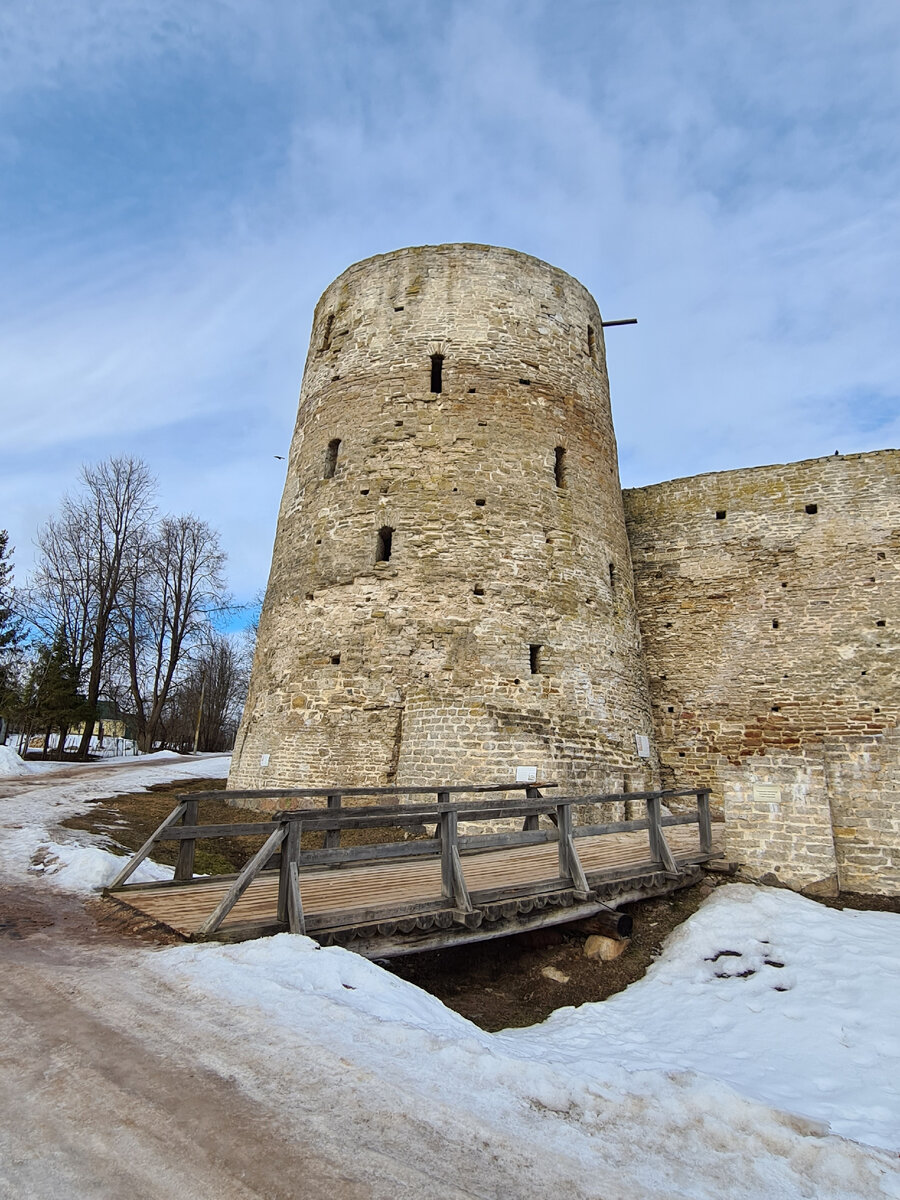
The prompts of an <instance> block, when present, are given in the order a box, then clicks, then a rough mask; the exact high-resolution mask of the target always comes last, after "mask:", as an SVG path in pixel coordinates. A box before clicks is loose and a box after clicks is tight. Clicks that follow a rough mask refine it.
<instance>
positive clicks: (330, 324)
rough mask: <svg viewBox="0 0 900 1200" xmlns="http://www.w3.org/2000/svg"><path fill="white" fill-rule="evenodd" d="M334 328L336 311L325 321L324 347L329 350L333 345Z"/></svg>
mask: <svg viewBox="0 0 900 1200" xmlns="http://www.w3.org/2000/svg"><path fill="white" fill-rule="evenodd" d="M333 329H334V313H329V314H328V320H327V321H326V322H325V332H324V333H323V334H322V349H323V350H328V349H329V348H330V347H331V331H332V330H333Z"/></svg>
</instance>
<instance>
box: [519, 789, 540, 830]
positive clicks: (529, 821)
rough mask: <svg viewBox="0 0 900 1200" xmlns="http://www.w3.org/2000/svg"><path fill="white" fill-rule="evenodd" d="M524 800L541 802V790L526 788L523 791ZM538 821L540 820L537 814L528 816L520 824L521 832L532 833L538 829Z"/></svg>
mask: <svg viewBox="0 0 900 1200" xmlns="http://www.w3.org/2000/svg"><path fill="white" fill-rule="evenodd" d="M525 799H526V800H541V799H543V797H542V795H541V789H540V788H536V787H531V786H529V787H527V788H526V789H525ZM540 820H541V819H540V816H539V814H538V813H532V814H531V815H530V816H528V817H526V818H525V820H524V821H523V822H522V832H523V833H529V832H533V831H534V830H535V829H540V827H541V825H540Z"/></svg>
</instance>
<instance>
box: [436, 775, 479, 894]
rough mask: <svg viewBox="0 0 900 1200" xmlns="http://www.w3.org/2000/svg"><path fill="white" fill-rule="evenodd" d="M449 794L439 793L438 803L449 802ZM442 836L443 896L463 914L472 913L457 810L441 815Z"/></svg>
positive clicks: (449, 810)
mask: <svg viewBox="0 0 900 1200" xmlns="http://www.w3.org/2000/svg"><path fill="white" fill-rule="evenodd" d="M449 799H450V797H449V794H448V793H447V792H438V803H439V804H445V803H447V802H449ZM439 828H440V834H441V895H442V896H443V897H444V899H445V900H452V901H453V904H454V906H455V907H456V908H458V909H460V910H461V911H462V912H472V900H471V897H470V896H469V889H468V888H467V887H466V879H465V876H464V875H463V869H462V862H461V861H460V857H459V818H458V817H457V813H456V809H454V808H446V809H443V810H442V811H441V814H440V826H439Z"/></svg>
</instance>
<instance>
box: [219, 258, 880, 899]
mask: <svg viewBox="0 0 900 1200" xmlns="http://www.w3.org/2000/svg"><path fill="white" fill-rule="evenodd" d="M898 475H900V453H898V452H897V451H883V452H879V453H874V454H855V455H847V456H841V455H837V456H835V457H832V458H822V459H814V460H810V461H807V462H801V463H792V464H789V465H787V466H771V467H757V468H753V469H750V470H738V471H725V472H718V473H714V474H709V475H702V476H698V477H694V478H689V479H679V480H673V481H671V482H668V483H662V484H658V485H655V486H653V487H646V488H637V489H630V490H628V491H626V492H625V493H624V512H623V494H622V492H621V491H620V485H619V478H618V466H617V459H616V444H615V436H614V432H613V427H612V419H611V415H610V407H609V388H608V382H607V375H606V366H605V357H604V344H603V336H602V322H601V317H600V313H599V311H598V309H597V306H596V304H595V302H594V300H593V299H592V297H591V296H590V295H589V294H588V292H587V291H586V290H585V289H584V288H583V287H582V286H581V284H579V283H578V282H577V281H576V280H574V279H573V278H572V277H571V276H569V275H566V274H565V273H564V272H562V271H559V270H557V269H555V268H553V267H550V266H548V265H547V264H546V263H542V262H540V261H539V260H537V259H534V258H531V257H529V256H528V255H524V254H519V253H516V252H514V251H511V250H504V249H498V248H495V247H488V246H475V245H450V246H437V247H434V246H432V247H420V248H413V249H408V250H400V251H397V252H396V253H393V254H386V255H380V256H378V257H376V258H372V259H368V260H366V261H364V262H361V263H357V264H356V265H355V266H353V267H350V268H349V270H347V271H345V272H344V274H343V275H341V276H340V277H339V278H338V279H337V280H336V281H335V282H334V283H333V284H332V285H331V286H330V287H329V288H328V289H327V290H326V291H325V293H324V294H323V296H322V298H321V300H320V301H319V304H318V306H317V308H316V313H315V318H314V323H313V332H312V339H311V344H310V350H309V355H308V358H307V364H306V370H305V373H304V377H303V385H302V389H301V394H300V406H299V413H298V418H297V425H296V430H295V433H294V438H293V442H292V446H291V452H290V458H289V463H288V471H287V480H286V484H285V491H284V496H283V500H282V505H281V510H280V514H279V519H278V529H277V534H276V540H275V549H274V554H273V561H272V570H271V575H270V579H269V585H268V590H267V593H266V600H265V604H264V607H263V612H262V616H261V619H260V628H259V638H258V643H257V651H256V656H255V660H254V666H253V672H252V679H251V686H250V693H249V696H248V699H247V703H246V706H245V710H244V717H243V721H242V724H241V728H240V731H239V733H238V738H237V743H236V746H235V754H234V759H233V764H232V771H231V777H230V780H229V786H230V787H232V788H264V787H286V786H291V785H293V786H322V785H324V784H335V785H343V786H352V785H373V786H374V785H384V784H396V785H398V786H402V785H404V784H409V785H414V784H439V783H466V782H470V783H474V782H503V781H512V780H513V779H514V777H515V771H516V768H517V767H519V766H532V767H535V768H536V770H537V773H538V776H539V778H540V777H542V778H545V779H546V778H555V779H557V780H559V782H560V784H561V785H562V786H563V787H564V788H565V789H566V790H569V791H582V792H587V791H611V792H612V791H616V792H617V791H622V790H626V791H627V790H640V789H641V788H650V787H656V786H660V785H662V786H676V787H683V786H689V785H691V784H698V785H700V784H702V785H708V786H711V787H712V788H713V795H714V800H716V801H717V802H718V803H719V804H720V805H721V806H722V807H723V808H724V811H725V815H726V835H727V842H728V851H729V855H730V857H731V858H732V859H733V860H735V861H737V862H739V863H741V864H742V865H743V866H744V868H745V870H746V871H747V872H748V873H749V874H751V875H755V876H756V877H762V878H768V877H770V876H771V877H772V878H774V879H777V880H780V881H781V882H784V883H787V884H789V885H791V886H796V887H806V888H813V889H815V888H819V889H821V890H824V891H830V890H831V891H833V890H835V888H836V887H837V886H838V885H839V886H840V887H842V888H844V889H851V890H859V891H881V892H889V893H895V894H896V893H900V805H898V799H900V721H898V716H900V679H898V676H900V672H898V669H897V640H896V627H897V622H898V620H900V603H898V600H900V490H898V486H897V485H898ZM626 517H627V530H626ZM632 557H633V560H634V565H633V571H632ZM648 680H649V684H648ZM651 701H652V704H651ZM635 735H643V737H646V738H647V739H648V741H649V757H642V756H640V755H639V754H638V752H637V750H638V746H637V741H636V736H635ZM642 749H645V747H642Z"/></svg>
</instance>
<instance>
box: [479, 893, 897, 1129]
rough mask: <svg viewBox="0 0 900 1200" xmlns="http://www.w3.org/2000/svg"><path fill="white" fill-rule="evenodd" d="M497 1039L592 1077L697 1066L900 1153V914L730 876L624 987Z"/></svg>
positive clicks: (509, 1047)
mask: <svg viewBox="0 0 900 1200" xmlns="http://www.w3.org/2000/svg"><path fill="white" fill-rule="evenodd" d="M501 1040H502V1041H503V1043H504V1046H505V1047H506V1048H507V1050H508V1051H509V1052H511V1053H514V1054H516V1055H520V1056H522V1057H527V1058H534V1057H541V1058H543V1059H544V1060H545V1061H549V1062H554V1063H558V1064H560V1065H566V1066H567V1067H568V1068H570V1069H572V1070H573V1071H576V1072H577V1073H578V1074H583V1075H586V1076H590V1075H592V1074H593V1073H595V1072H596V1071H597V1070H598V1069H599V1068H600V1067H601V1066H602V1064H604V1063H616V1064H618V1065H620V1066H623V1067H625V1068H626V1069H628V1070H642V1069H654V1070H668V1071H670V1070H685V1069H687V1070H691V1071H696V1072H698V1073H701V1074H703V1075H708V1076H711V1077H713V1078H716V1079H721V1080H724V1081H725V1082H727V1083H729V1084H731V1085H732V1086H733V1087H735V1088H737V1089H738V1090H739V1091H740V1092H742V1093H743V1094H744V1095H746V1096H750V1097H752V1098H754V1099H756V1100H761V1101H763V1102H764V1103H766V1104H770V1105H773V1106H775V1107H777V1108H780V1109H786V1110H788V1111H790V1112H794V1113H799V1114H802V1115H803V1116H805V1117H808V1118H812V1119H814V1120H817V1121H822V1122H826V1123H827V1124H828V1125H829V1126H830V1128H831V1129H832V1130H833V1131H834V1132H835V1133H839V1134H841V1135H843V1136H844V1137H849V1138H854V1139H856V1140H858V1141H863V1142H867V1143H868V1144H870V1145H873V1146H881V1147H884V1148H885V1149H894V1150H897V1149H900V916H898V915H897V914H896V913H885V912H858V911H854V910H851V909H845V910H843V911H835V910H834V909H830V908H826V907H825V906H824V905H821V904H817V903H815V901H813V900H807V899H805V898H804V897H803V896H799V895H796V894H795V893H794V892H789V891H783V890H776V889H773V888H756V887H751V886H749V885H735V886H729V887H725V888H722V889H720V890H719V891H717V892H716V893H715V894H714V895H713V896H712V897H711V898H710V899H709V900H708V901H707V902H706V903H705V904H704V905H703V906H702V908H701V909H700V910H699V911H698V912H697V913H696V914H695V915H694V916H693V917H691V919H690V920H689V921H687V922H686V923H685V924H684V925H683V926H682V927H681V928H680V929H679V930H677V931H676V933H675V934H673V935H672V937H671V938H670V939H669V941H668V943H667V944H666V947H665V954H664V956H663V958H662V959H661V960H660V961H659V962H658V963H656V964H655V965H654V966H653V967H651V969H650V970H649V971H648V973H647V975H646V976H645V978H644V979H642V980H640V981H639V982H638V983H635V984H633V985H632V986H631V987H630V988H628V989H627V991H625V992H622V993H619V994H618V995H616V996H612V997H610V999H608V1000H606V1001H605V1002H604V1003H602V1004H586V1005H584V1006H583V1007H581V1008H579V1009H562V1010H559V1011H557V1012H556V1013H554V1014H553V1015H552V1016H551V1017H550V1018H549V1019H548V1020H547V1021H545V1022H544V1023H543V1024H542V1025H540V1026H536V1027H533V1028H531V1029H526V1030H510V1031H507V1032H506V1033H504V1034H502V1035H501Z"/></svg>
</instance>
